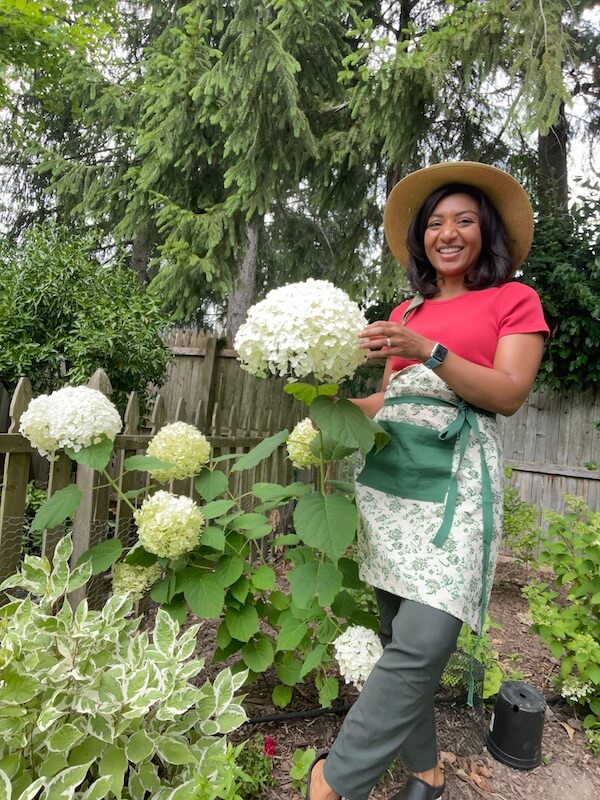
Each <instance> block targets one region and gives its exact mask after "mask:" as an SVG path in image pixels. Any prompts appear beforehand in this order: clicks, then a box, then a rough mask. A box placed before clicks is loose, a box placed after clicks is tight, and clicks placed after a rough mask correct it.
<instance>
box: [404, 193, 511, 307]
mask: <svg viewBox="0 0 600 800" xmlns="http://www.w3.org/2000/svg"><path fill="white" fill-rule="evenodd" d="M451 194H468V195H469V197H472V198H473V199H474V200H475V201H476V202H477V203H478V204H479V225H480V228H481V253H480V254H479V259H478V260H477V264H476V265H475V268H474V269H472V270H471V271H470V272H469V273H468V274H467V275H466V276H465V286H467V287H468V288H469V289H487V288H489V287H490V286H500V284H502V283H506V281H508V279H509V278H510V276H511V274H512V271H513V269H512V267H513V262H512V256H511V252H510V243H509V238H508V234H507V233H506V228H505V227H504V223H503V222H502V219H501V217H500V215H499V214H498V212H497V211H496V209H495V207H494V206H493V205H492V203H491V202H490V201H489V200H488V198H487V197H486V195H485V194H484V193H483V192H482V191H481V189H476V188H475V187H474V186H467V185H465V184H462V183H448V184H446V185H445V186H441V187H440V188H439V189H436V190H435V191H434V192H432V193H431V194H430V195H429V197H428V198H427V200H425V202H424V203H423V205H422V206H421V208H420V210H419V211H418V212H417V214H415V216H414V218H413V220H412V222H411V223H410V226H409V228H408V235H407V241H406V246H407V248H408V254H409V259H408V270H407V278H408V281H409V283H410V285H411V286H412V288H413V289H414V290H415V291H416V292H419V293H420V294H422V295H423V297H433V296H434V295H435V294H436V292H437V284H436V277H437V276H436V271H435V269H434V268H433V266H432V265H431V263H430V262H429V259H428V258H427V255H426V253H425V244H424V238H425V230H426V228H427V222H428V220H429V217H430V216H431V214H432V213H433V210H434V208H435V207H436V206H437V204H438V203H439V202H440V200H443V199H444V198H445V197H448V196H449V195H451Z"/></svg>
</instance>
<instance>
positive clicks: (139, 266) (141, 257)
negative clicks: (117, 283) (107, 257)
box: [131, 225, 150, 286]
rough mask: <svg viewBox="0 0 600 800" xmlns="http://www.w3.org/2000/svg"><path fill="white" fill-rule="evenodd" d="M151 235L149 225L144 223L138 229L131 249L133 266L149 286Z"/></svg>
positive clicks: (144, 283)
mask: <svg viewBox="0 0 600 800" xmlns="http://www.w3.org/2000/svg"><path fill="white" fill-rule="evenodd" d="M149 239H150V237H149V234H148V226H147V225H142V226H141V227H140V228H139V230H138V231H137V233H136V235H135V238H134V240H133V246H132V249H131V268H132V269H133V270H134V272H137V276H138V278H139V279H140V283H141V284H142V285H143V286H147V285H148V284H149V283H150V276H149V275H148V263H149V261H150V240H149Z"/></svg>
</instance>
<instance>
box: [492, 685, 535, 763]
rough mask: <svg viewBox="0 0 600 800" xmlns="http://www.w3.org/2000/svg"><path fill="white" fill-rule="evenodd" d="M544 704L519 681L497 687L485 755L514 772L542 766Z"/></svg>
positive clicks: (533, 690)
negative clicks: (487, 752) (488, 754)
mask: <svg viewBox="0 0 600 800" xmlns="http://www.w3.org/2000/svg"><path fill="white" fill-rule="evenodd" d="M545 712H546V701H545V700H544V697H543V696H542V695H541V694H540V693H539V692H538V691H537V689H534V688H533V686H529V685H528V684H527V683H523V682H522V681H506V682H505V683H503V684H502V686H501V687H500V691H499V692H498V697H497V699H496V706H495V708H494V713H493V714H492V718H491V720H490V726H489V730H488V732H487V736H486V744H487V749H488V750H489V752H490V753H491V754H492V755H493V756H494V758H496V759H497V760H498V761H501V762H502V763H503V764H507V765H508V766H509V767H514V768H515V769H535V767H538V766H539V765H540V764H541V763H542V733H543V731H544V716H545Z"/></svg>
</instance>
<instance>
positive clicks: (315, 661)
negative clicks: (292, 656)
mask: <svg viewBox="0 0 600 800" xmlns="http://www.w3.org/2000/svg"><path fill="white" fill-rule="evenodd" d="M326 656H327V648H326V647H325V645H324V644H318V645H317V646H316V647H315V648H314V649H313V650H311V651H310V653H309V654H308V655H307V657H306V658H305V659H304V664H303V665H302V669H301V670H300V677H301V678H305V677H306V676H307V675H308V674H309V673H310V672H312V671H313V669H317V667H319V666H321V664H322V663H323V661H324V660H325V658H326Z"/></svg>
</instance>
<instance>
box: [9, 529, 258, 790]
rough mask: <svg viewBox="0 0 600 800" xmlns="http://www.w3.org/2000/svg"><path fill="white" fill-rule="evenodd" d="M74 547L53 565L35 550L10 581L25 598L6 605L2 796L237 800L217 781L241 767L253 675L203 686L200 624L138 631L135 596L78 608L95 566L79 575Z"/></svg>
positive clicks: (63, 547) (162, 618)
mask: <svg viewBox="0 0 600 800" xmlns="http://www.w3.org/2000/svg"><path fill="white" fill-rule="evenodd" d="M71 551H72V545H71V540H70V537H65V538H64V539H62V540H61V541H60V542H59V544H58V546H57V548H56V551H55V555H54V566H53V567H51V565H50V563H49V562H48V560H47V559H46V558H45V557H43V558H39V557H36V556H26V557H25V560H24V562H23V565H22V568H21V571H20V572H19V573H17V574H16V575H14V576H12V577H11V578H9V579H8V580H6V581H5V582H4V583H3V584H2V587H0V589H3V590H10V589H11V588H18V589H20V590H22V591H24V592H25V593H26V597H25V598H24V599H13V598H11V599H9V602H8V603H7V604H6V605H4V606H3V607H2V608H0V720H1V722H0V730H1V737H0V785H3V786H4V788H5V793H4V795H3V796H6V797H11V796H12V797H13V798H15V800H26V798H33V797H34V796H37V794H38V793H39V791H40V790H42V794H41V798H42V800H59V798H62V797H66V796H68V797H71V798H81V800H83V798H84V797H85V798H86V800H90V798H92V797H94V798H98V800H101V798H104V797H106V796H109V794H110V795H111V796H112V795H114V796H116V797H121V796H127V797H131V798H138V799H139V800H142V798H143V797H144V796H145V795H146V793H148V792H149V793H150V794H151V796H152V797H153V798H155V799H156V800H167V798H172V797H177V798H190V799H191V798H198V797H202V798H205V800H212V799H213V798H217V797H219V798H229V800H237V798H239V797H240V796H239V795H238V794H235V793H231V792H230V793H229V794H217V793H212V792H213V791H214V786H215V783H212V788H211V781H213V778H214V779H215V781H217V782H218V781H224V780H225V773H226V772H229V771H230V770H229V769H226V767H228V766H229V763H230V758H231V751H228V750H227V746H226V738H225V734H227V733H229V732H230V731H232V730H234V729H235V728H237V727H239V725H241V724H242V723H243V722H244V720H245V714H244V711H243V709H242V707H241V706H240V705H239V704H238V702H236V698H235V692H236V691H237V690H238V689H239V688H240V687H241V685H242V683H243V682H244V679H245V674H244V673H243V672H240V673H239V674H238V675H233V674H232V673H231V671H230V670H229V669H226V670H224V671H222V672H220V673H219V674H218V675H217V676H216V678H215V680H214V682H213V684H211V683H210V682H208V681H207V682H205V683H204V684H203V685H202V686H201V687H200V688H199V687H197V686H195V685H193V684H192V683H191V682H190V681H191V680H192V679H193V678H194V677H195V676H197V675H199V674H200V673H201V672H202V669H203V666H204V662H203V661H201V660H200V661H199V660H194V659H193V655H194V650H195V646H196V637H197V633H198V629H199V626H198V625H195V626H192V627H190V628H187V629H186V630H185V632H183V633H181V632H180V630H179V626H178V624H177V623H176V622H174V621H173V620H172V619H171V617H170V616H169V615H168V614H167V613H166V612H165V611H163V610H159V611H158V613H157V616H156V621H155V624H154V628H153V630H152V631H151V632H146V631H143V632H140V631H139V630H138V626H139V620H135V619H131V617H130V612H131V608H132V604H131V601H130V600H128V599H127V598H126V597H124V596H118V595H117V596H113V597H111V598H110V599H109V600H108V602H107V603H106V604H105V605H104V607H103V609H102V610H101V611H91V610H89V609H88V606H87V603H86V601H83V602H82V603H81V604H80V605H79V606H78V607H77V608H76V609H75V610H73V609H72V608H71V606H70V604H69V602H68V599H67V594H68V593H69V592H71V591H73V590H74V589H76V588H78V587H81V586H83V585H84V584H85V582H86V581H87V580H88V578H89V577H90V564H89V563H86V564H83V565H81V566H79V567H77V568H76V569H74V570H73V571H72V572H70V570H69V567H68V560H69V557H70V555H71ZM180 785H181V786H187V789H186V790H185V791H184V790H183V789H180V788H178V787H180ZM192 786H193V787H198V786H204V787H205V790H204V793H202V792H200V790H198V793H193V792H192V791H191V788H190V787H192ZM10 792H12V795H11V793H10ZM175 792H177V793H175ZM186 792H187V793H186Z"/></svg>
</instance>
